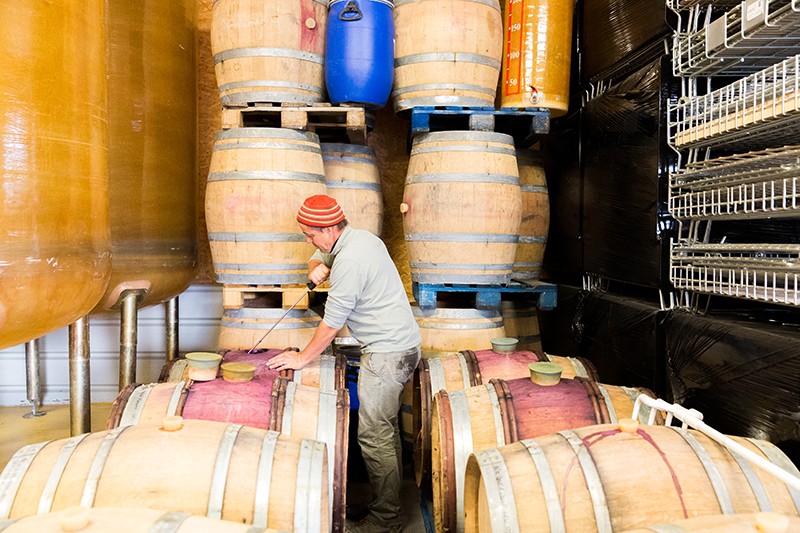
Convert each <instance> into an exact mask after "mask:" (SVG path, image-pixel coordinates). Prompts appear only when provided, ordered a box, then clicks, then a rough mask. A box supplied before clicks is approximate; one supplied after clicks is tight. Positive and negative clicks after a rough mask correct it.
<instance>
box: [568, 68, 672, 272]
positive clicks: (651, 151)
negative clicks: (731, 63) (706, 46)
mask: <svg viewBox="0 0 800 533" xmlns="http://www.w3.org/2000/svg"><path fill="white" fill-rule="evenodd" d="M678 91H679V85H678V83H677V82H676V81H675V80H674V79H673V78H672V76H671V66H670V63H669V59H668V58H667V57H666V56H661V57H659V58H658V59H656V60H654V61H652V62H651V63H650V64H648V65H647V66H645V67H643V68H641V69H639V70H637V71H636V72H634V73H632V74H630V75H628V76H627V77H625V78H624V79H621V80H620V81H618V82H616V83H614V85H613V86H612V87H611V88H610V89H609V90H607V91H606V92H605V93H604V94H602V95H601V96H599V97H596V98H594V99H593V100H591V101H589V103H588V104H587V106H586V128H585V130H586V131H585V135H584V136H583V138H584V144H583V161H584V170H583V176H584V191H583V232H584V235H583V241H584V250H583V254H584V270H585V271H586V272H591V273H594V274H600V275H602V276H604V277H607V278H609V279H615V280H619V281H625V282H627V283H633V284H637V285H642V286H648V287H667V286H668V285H669V282H668V258H669V253H668V246H669V236H670V235H671V232H672V231H674V223H673V222H672V219H671V217H670V216H669V212H668V209H667V185H668V172H669V168H670V167H671V165H674V164H675V161H676V159H677V154H675V152H673V151H672V150H671V149H670V148H669V147H668V146H667V124H666V104H665V102H666V101H667V100H670V99H675V98H677V94H678Z"/></svg>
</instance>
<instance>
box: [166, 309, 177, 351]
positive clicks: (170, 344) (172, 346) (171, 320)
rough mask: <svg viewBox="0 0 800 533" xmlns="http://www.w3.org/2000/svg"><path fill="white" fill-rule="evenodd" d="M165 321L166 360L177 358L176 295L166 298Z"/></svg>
mask: <svg viewBox="0 0 800 533" xmlns="http://www.w3.org/2000/svg"><path fill="white" fill-rule="evenodd" d="M165 311H166V322H167V361H174V360H175V359H177V358H178V341H179V337H178V334H179V329H178V297H177V296H175V297H174V298H171V299H169V300H167V303H166V306H165Z"/></svg>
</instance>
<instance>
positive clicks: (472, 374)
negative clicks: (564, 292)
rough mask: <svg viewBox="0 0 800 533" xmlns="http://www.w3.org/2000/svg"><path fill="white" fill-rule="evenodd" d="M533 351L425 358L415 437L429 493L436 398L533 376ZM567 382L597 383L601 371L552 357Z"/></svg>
mask: <svg viewBox="0 0 800 533" xmlns="http://www.w3.org/2000/svg"><path fill="white" fill-rule="evenodd" d="M541 360H543V359H539V357H538V356H537V355H536V354H535V353H533V352H530V351H525V350H520V351H516V352H513V353H510V354H499V353H497V352H495V351H493V350H479V351H477V352H473V351H471V350H464V351H461V352H459V353H458V354H456V355H453V356H444V357H441V358H438V359H422V360H420V362H419V366H418V367H417V371H416V372H415V373H414V378H413V379H414V384H413V396H412V401H413V404H412V409H411V412H412V421H413V422H412V424H413V425H412V427H413V430H412V434H413V435H414V469H415V472H416V479H417V485H419V487H420V488H422V489H423V490H424V491H425V492H429V491H430V483H431V423H432V403H433V397H434V395H435V394H436V393H438V392H439V391H456V390H461V389H467V388H470V387H477V386H479V385H483V384H484V383H489V380H490V379H492V378H498V379H515V378H520V377H528V376H530V370H529V369H528V365H529V364H530V363H535V362H537V361H541ZM550 360H551V362H553V363H556V364H557V365H559V366H560V367H561V368H562V369H563V372H562V374H561V376H562V378H564V379H571V378H574V377H581V378H587V379H590V380H592V381H597V372H596V371H595V369H594V365H592V364H591V363H590V362H589V361H588V360H586V359H582V358H573V357H551V358H550Z"/></svg>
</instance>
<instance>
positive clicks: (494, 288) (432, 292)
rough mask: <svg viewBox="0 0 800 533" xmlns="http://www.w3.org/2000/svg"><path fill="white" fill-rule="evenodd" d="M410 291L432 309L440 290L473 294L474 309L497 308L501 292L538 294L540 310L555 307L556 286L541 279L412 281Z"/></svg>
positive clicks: (421, 306)
mask: <svg viewBox="0 0 800 533" xmlns="http://www.w3.org/2000/svg"><path fill="white" fill-rule="evenodd" d="M411 291H412V293H413V294H414V299H416V300H417V305H419V307H420V308H422V309H434V308H435V307H436V301H437V295H438V294H439V293H440V292H459V293H469V294H472V295H474V296H475V308H476V309H499V308H500V297H501V294H502V293H509V292H515V293H529V294H532V295H533V294H538V295H539V298H538V302H537V306H538V308H539V309H542V310H551V309H555V307H556V304H557V301H558V287H557V286H556V285H552V284H550V283H544V282H541V281H520V282H517V281H512V282H511V283H509V284H507V285H471V284H463V283H419V282H416V281H414V282H412V284H411Z"/></svg>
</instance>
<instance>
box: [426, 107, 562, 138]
mask: <svg viewBox="0 0 800 533" xmlns="http://www.w3.org/2000/svg"><path fill="white" fill-rule="evenodd" d="M451 130H471V131H494V132H497V133H505V134H508V135H511V136H512V137H514V139H515V140H517V141H518V142H521V143H524V144H526V145H529V144H531V143H532V142H534V141H535V139H536V137H537V136H538V135H540V134H545V133H549V131H550V110H549V109H544V108H520V109H518V108H501V109H495V108H493V107H459V106H418V107H414V108H413V109H412V110H411V136H412V137H413V136H414V135H418V134H420V133H430V132H433V131H451Z"/></svg>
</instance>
